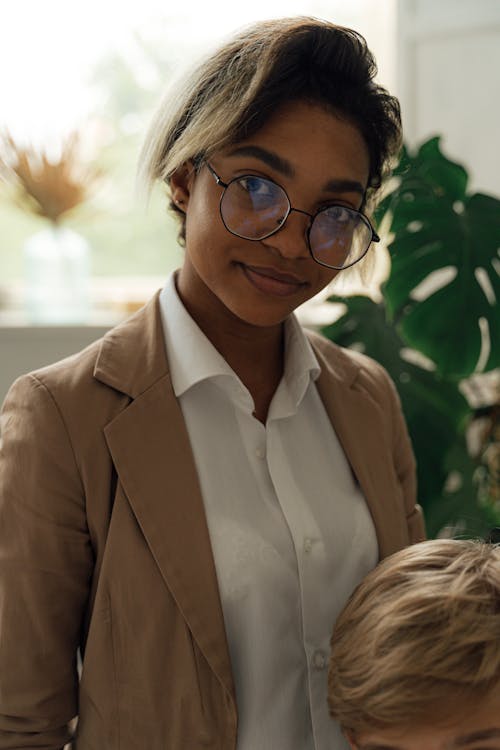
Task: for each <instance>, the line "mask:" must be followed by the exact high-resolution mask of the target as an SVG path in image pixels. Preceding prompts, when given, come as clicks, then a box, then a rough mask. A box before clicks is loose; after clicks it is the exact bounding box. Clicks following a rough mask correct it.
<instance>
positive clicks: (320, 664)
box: [312, 651, 326, 669]
mask: <svg viewBox="0 0 500 750" xmlns="http://www.w3.org/2000/svg"><path fill="white" fill-rule="evenodd" d="M312 665H313V667H314V669H324V668H325V667H326V654H325V652H324V651H315V652H314V654H313V657H312Z"/></svg>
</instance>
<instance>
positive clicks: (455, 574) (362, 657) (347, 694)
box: [328, 540, 500, 737]
mask: <svg viewBox="0 0 500 750" xmlns="http://www.w3.org/2000/svg"><path fill="white" fill-rule="evenodd" d="M331 646H332V652H331V660H330V669H329V675H328V701H329V706H330V712H331V715H332V716H333V717H334V718H336V719H337V720H338V721H339V722H340V725H341V727H342V729H343V730H344V731H345V732H348V733H350V734H351V735H353V736H354V737H356V735H359V734H361V733H363V732H366V731H368V730H370V729H373V728H374V727H378V728H382V727H400V726H401V727H403V726H407V725H409V724H411V723H412V722H415V723H422V724H431V725H432V724H433V723H435V724H438V723H440V722H445V721H447V720H449V719H451V718H453V717H454V716H456V715H457V712H460V711H463V710H466V709H467V707H468V706H469V708H470V704H471V702H473V703H474V705H477V704H478V702H480V701H481V700H483V699H485V698H487V697H489V696H490V694H493V693H494V692H495V691H498V690H500V545H489V544H485V543H482V542H473V541H454V540H435V541H429V542H422V543H420V544H416V545H414V546H412V547H408V548H407V549H404V550H402V551H401V552H397V553H396V554H394V555H392V556H391V557H388V558H387V559H386V560H384V561H383V562H382V563H380V564H379V565H378V566H377V567H376V568H375V569H374V570H373V571H371V573H369V575H368V576H367V577H366V578H365V579H364V580H363V581H362V582H361V584H360V585H359V586H358V587H357V589H356V590H355V591H354V593H353V594H352V596H351V598H350V599H349V601H348V603H347V605H346V607H345V608H344V610H343V611H342V613H341V615H340V617H339V619H338V620H337V623H336V625H335V628H334V631H333V636H332V640H331Z"/></svg>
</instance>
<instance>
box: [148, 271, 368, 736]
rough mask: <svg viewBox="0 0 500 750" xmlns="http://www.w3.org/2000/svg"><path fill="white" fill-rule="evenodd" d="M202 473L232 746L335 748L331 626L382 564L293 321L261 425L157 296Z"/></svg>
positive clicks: (181, 317)
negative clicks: (231, 702)
mask: <svg viewBox="0 0 500 750" xmlns="http://www.w3.org/2000/svg"><path fill="white" fill-rule="evenodd" d="M160 305H161V312H162V322H163V328H164V332H165V341H166V348H167V354H168V359H169V363H170V372H171V378H172V384H173V389H174V392H175V394H176V396H177V398H178V399H179V402H180V406H181V409H182V412H183V415H184V418H185V420H186V424H187V430H188V434H189V438H190V441H191V445H192V448H193V453H194V458H195V463H196V468H197V471H198V475H199V480H200V485H201V491H202V495H203V501H204V504H205V510H206V515H207V523H208V529H209V533H210V539H211V543H212V548H213V554H214V560H215V567H216V572H217V578H218V584H219V589H220V595H221V601H222V609H223V613H224V622H225V627H226V633H227V639H228V644H229V652H230V656H231V664H232V670H233V677H234V681H235V689H236V699H237V705H238V718H239V724H238V750H343V749H344V748H347V743H346V742H345V740H344V739H343V737H342V736H341V733H340V730H339V727H338V725H337V724H336V722H334V721H333V720H332V719H331V717H330V716H329V714H328V705H327V672H328V657H329V641H330V636H331V632H332V627H333V623H334V621H335V619H336V617H337V616H338V614H339V612H340V610H341V609H342V607H343V605H344V604H345V602H346V600H347V598H348V596H349V594H350V593H351V592H352V590H353V588H354V587H355V586H356V584H357V583H358V582H359V581H360V580H361V579H362V578H363V576H364V575H365V574H366V573H367V572H368V571H369V570H371V569H372V568H373V567H374V566H375V565H376V563H377V560H378V547H377V540H376V536H375V529H374V526H373V523H372V520H371V516H370V513H369V510H368V507H367V505H366V503H365V500H364V497H363V495H362V494H361V492H360V489H359V487H358V485H357V483H356V481H355V479H354V478H353V475H352V471H351V469H350V466H349V464H348V462H347V460H346V457H345V455H344V452H343V450H342V448H341V446H340V444H339V441H338V439H337V436H336V434H335V430H334V428H333V426H332V424H331V423H330V421H329V419H328V416H327V414H326V412H325V409H324V407H323V404H322V402H321V399H320V397H319V394H318V392H317V389H316V386H315V383H314V381H315V379H316V378H317V377H318V375H319V371H320V370H319V366H318V362H317V359H316V357H315V355H314V352H313V351H312V348H311V346H310V344H309V342H308V340H307V338H306V337H305V335H304V333H303V331H302V329H301V327H300V325H299V323H298V322H297V320H296V319H295V317H294V316H291V317H290V318H289V319H288V320H287V321H286V324H285V369H284V375H283V378H282V380H281V382H280V384H279V386H278V388H277V390H276V393H275V395H274V397H273V400H272V402H271V405H270V408H269V413H268V417H267V422H266V424H265V425H263V424H262V423H261V422H259V421H258V420H257V419H256V418H255V417H254V416H253V410H254V404H253V399H252V397H251V395H250V393H249V391H248V390H247V388H246V387H245V386H244V385H243V383H242V382H241V381H240V380H239V378H238V377H237V375H236V374H235V373H234V371H233V370H232V369H231V368H230V367H229V365H228V364H227V362H226V361H225V359H224V358H223V357H222V356H221V355H220V354H219V352H218V351H217V350H216V349H215V348H214V346H213V345H212V344H211V342H210V341H209V340H208V339H207V337H206V336H205V335H204V334H203V332H202V331H201V330H200V328H199V327H198V326H197V325H196V323H195V322H194V320H193V319H192V318H191V316H190V315H189V314H188V312H187V311H186V309H185V307H184V306H183V304H182V303H181V301H180V299H179V297H178V294H177V291H176V288H175V281H174V276H173V275H172V276H171V277H170V278H169V280H168V283H167V284H166V286H165V288H164V290H163V291H162V293H161V296H160Z"/></svg>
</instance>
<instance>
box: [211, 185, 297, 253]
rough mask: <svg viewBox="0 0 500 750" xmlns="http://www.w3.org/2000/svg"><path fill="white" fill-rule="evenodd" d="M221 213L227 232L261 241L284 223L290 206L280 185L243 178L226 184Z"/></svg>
mask: <svg viewBox="0 0 500 750" xmlns="http://www.w3.org/2000/svg"><path fill="white" fill-rule="evenodd" d="M220 210H221V216H222V220H223V222H224V224H225V226H226V228H227V229H228V230H229V231H230V232H232V233H233V234H237V235H238V236H240V237H243V238H245V239H248V240H260V239H263V238H264V237H267V236H268V235H270V234H272V233H273V232H275V231H276V230H277V229H278V228H279V227H280V226H281V225H282V224H283V222H284V221H285V219H286V217H287V216H288V212H289V210H290V204H289V202H288V198H287V196H286V193H285V192H284V190H283V189H282V188H280V186H279V185H276V184H275V183H274V182H271V181H270V180H265V179H264V178H263V177H256V176H254V175H246V176H243V177H238V178H236V179H234V180H231V182H230V183H229V184H228V186H227V188H226V190H225V192H224V194H223V196H222V200H221V204H220Z"/></svg>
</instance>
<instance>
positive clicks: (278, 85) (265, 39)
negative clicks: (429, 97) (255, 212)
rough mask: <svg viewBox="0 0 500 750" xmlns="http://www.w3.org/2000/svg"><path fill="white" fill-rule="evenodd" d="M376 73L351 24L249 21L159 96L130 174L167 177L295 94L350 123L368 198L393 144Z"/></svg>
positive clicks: (391, 118) (394, 104)
mask: <svg viewBox="0 0 500 750" xmlns="http://www.w3.org/2000/svg"><path fill="white" fill-rule="evenodd" d="M376 73H377V68H376V64H375V61H374V59H373V56H372V54H371V52H370V50H369V49H368V48H367V46H366V42H365V40H364V38H363V37H362V36H361V35H360V34H358V33H357V32H356V31H353V30H352V29H347V28H343V27H341V26H335V25H334V24H331V23H328V22H327V21H321V20H318V19H315V18H306V17H296V18H281V19H277V20H270V21H262V22H260V23H256V24H254V25H252V26H250V27H248V28H246V29H244V30H243V31H241V32H240V33H239V34H237V35H236V36H235V37H234V38H232V39H231V40H229V41H228V42H227V43H226V44H224V45H223V46H222V47H220V48H219V49H218V50H217V51H216V52H214V53H213V54H212V55H211V56H209V57H208V59H206V60H204V61H203V62H202V63H201V64H200V65H199V66H198V67H197V68H196V69H195V70H194V71H193V73H192V74H191V76H190V77H189V78H188V79H187V80H185V81H183V82H182V83H181V85H180V86H179V88H178V90H177V91H176V92H170V93H169V94H168V95H167V96H166V97H165V99H164V100H163V102H162V104H161V105H160V107H159V109H158V112H157V114H156V116H155V118H154V120H153V122H152V124H151V127H150V130H149V132H148V135H147V136H146V140H145V143H144V146H143V150H142V154H141V159H140V168H139V176H140V178H142V181H143V182H144V183H145V184H146V186H147V187H148V189H151V187H152V185H153V183H154V182H155V180H164V181H166V182H167V184H168V182H169V178H170V176H171V175H172V174H173V173H174V172H175V171H176V170H177V169H178V168H179V167H181V166H182V165H183V164H185V163H186V162H188V161H190V160H191V161H192V162H193V164H194V166H195V168H199V166H200V165H201V164H202V163H203V161H204V160H205V159H207V158H209V157H210V156H211V155H212V154H213V153H214V152H216V151H218V150H220V149H223V148H225V147H227V146H228V145H230V144H232V143H237V142H238V141H241V140H243V139H247V138H249V137H250V136H251V135H253V134H254V133H255V132H257V131H258V130H259V129H260V128H261V127H262V126H263V125H264V124H265V123H266V122H267V120H268V119H269V118H270V117H271V116H272V115H273V113H274V112H275V111H276V110H277V109H278V108H279V107H281V106H282V105H283V104H285V103H287V102H290V101H299V100H302V101H307V102H309V103H313V104H319V105H321V106H323V107H325V108H326V109H327V110H329V111H331V112H333V113H335V114H336V115H338V116H340V117H343V118H345V119H346V120H348V121H349V122H351V123H352V124H353V125H355V126H356V127H357V128H358V129H359V130H360V132H361V134H362V135H363V138H364V140H365V142H366V145H367V148H368V152H369V156H370V173H369V180H368V191H367V196H366V199H370V198H371V197H372V196H373V194H374V192H375V191H376V190H377V188H378V187H379V186H380V185H381V182H382V179H383V177H384V176H385V174H386V172H388V170H389V166H390V163H391V161H392V159H393V157H395V156H396V155H397V153H398V152H399V148H400V145H401V118H400V109H399V103H398V100H397V99H396V98H395V97H393V96H390V95H389V94H388V93H387V91H386V90H385V89H384V88H382V87H381V86H379V85H377V84H376V83H375V82H374V77H375V75H376ZM365 202H366V200H365ZM170 208H171V209H172V210H174V211H175V212H177V214H178V216H179V218H180V219H181V221H182V224H183V222H184V218H185V217H184V213H183V212H182V211H180V210H179V209H178V208H177V207H176V206H175V204H173V202H171V203H170ZM180 238H181V239H183V238H184V228H183V226H182V229H181V233H180Z"/></svg>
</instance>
